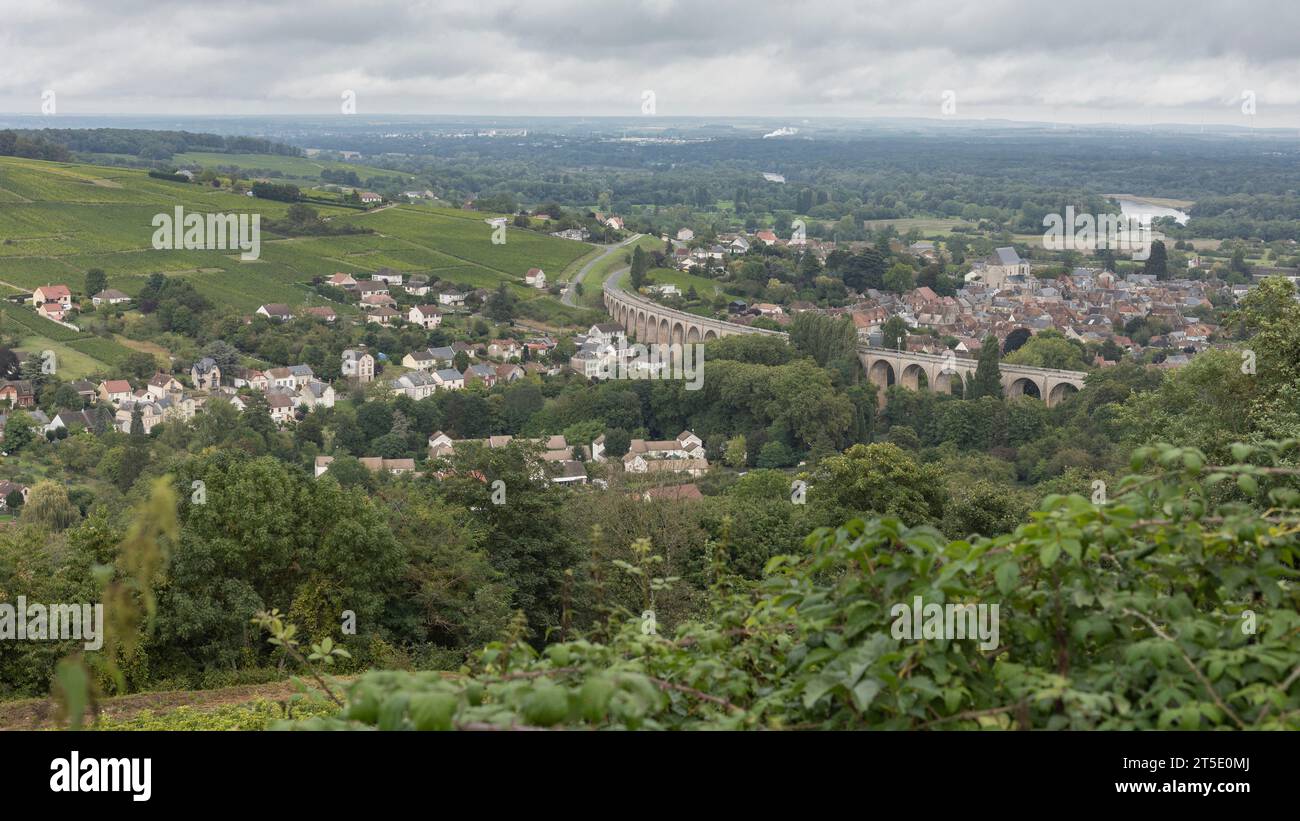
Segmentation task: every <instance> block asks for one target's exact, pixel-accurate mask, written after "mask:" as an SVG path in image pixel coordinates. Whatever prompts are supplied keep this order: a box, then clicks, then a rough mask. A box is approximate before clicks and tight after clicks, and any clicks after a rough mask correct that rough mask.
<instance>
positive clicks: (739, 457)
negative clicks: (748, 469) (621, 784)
mask: <svg viewBox="0 0 1300 821" xmlns="http://www.w3.org/2000/svg"><path fill="white" fill-rule="evenodd" d="M747 454H748V450H747V448H746V445H745V437H744V436H733V437H731V438H730V439H728V440H727V448H726V451H725V452H724V453H723V457H722V461H723V462H724V463H726V465H727V467H730V468H736V469H737V470H739V469H740V468H743V467H744V466H745V464H746V462H747V460H748V455H747Z"/></svg>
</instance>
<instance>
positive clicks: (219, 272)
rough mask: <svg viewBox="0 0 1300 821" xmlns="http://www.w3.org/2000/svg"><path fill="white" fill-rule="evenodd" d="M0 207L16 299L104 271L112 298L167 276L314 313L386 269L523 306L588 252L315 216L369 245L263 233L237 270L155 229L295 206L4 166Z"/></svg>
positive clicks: (407, 220) (2, 162)
mask: <svg viewBox="0 0 1300 821" xmlns="http://www.w3.org/2000/svg"><path fill="white" fill-rule="evenodd" d="M212 156H213V157H217V158H228V155H212ZM259 156H260V155H257V156H254V157H253V158H252V160H256V159H258V157H259ZM243 159H248V158H243ZM265 159H266V160H267V161H268V162H280V163H290V164H303V163H307V164H309V165H312V166H313V167H316V168H317V170H319V165H320V164H318V163H312V162H311V161H308V160H304V159H301V158H293V157H269V156H268V157H266V158H265ZM252 160H250V161H252ZM299 170H301V169H299ZM0 203H4V204H5V207H4V208H2V209H0V282H3V283H6V284H8V285H9V286H11V287H12V288H15V289H32V288H35V287H37V286H39V285H43V284H48V283H51V282H67V283H69V284H71V285H73V287H74V288H75V287H76V284H77V283H78V282H79V280H80V278H81V277H82V276H84V274H85V271H86V270H88V269H90V268H101V269H103V270H104V271H105V272H106V273H107V275H108V284H109V287H112V288H117V289H119V290H121V291H123V292H125V293H127V294H135V293H138V292H139V290H140V288H142V287H143V286H144V282H145V279H146V278H147V277H148V275H149V274H151V273H154V272H163V273H166V274H167V275H169V276H179V277H184V278H188V279H191V280H192V281H193V283H194V286H195V288H197V289H198V291H199V292H200V293H202V294H203V295H204V296H206V297H208V298H209V299H211V300H212V301H213V302H215V303H217V304H218V305H222V306H227V307H230V308H233V309H236V310H239V311H250V312H251V311H252V310H255V309H256V308H257V307H258V306H259V305H261V304H263V303H266V302H284V303H288V304H301V303H303V302H305V301H307V299H308V297H309V294H310V291H309V289H308V288H307V287H305V286H306V283H307V282H308V281H309V280H310V279H311V278H312V277H317V276H328V275H330V274H332V273H334V272H336V271H340V270H342V271H348V272H352V273H361V274H365V273H369V272H373V271H377V270H379V269H380V268H384V267H389V268H395V269H398V270H401V271H403V272H406V273H408V274H421V275H425V276H427V277H430V278H437V279H439V280H442V281H447V282H452V283H455V284H457V285H460V286H464V287H473V288H495V287H496V286H497V285H498V284H499V283H501V282H506V283H508V284H509V285H510V286H511V288H512V289H513V290H514V291H515V292H516V294H517V295H518V296H520V297H522V298H529V297H536V296H537V292H536V291H534V290H532V289H528V288H525V287H524V286H523V283H522V278H523V275H524V273H525V272H526V271H527V270H528V269H529V268H534V267H536V268H542V269H543V270H545V271H547V272H548V274H551V275H552V279H554V278H556V277H557V276H558V275H559V273H560V272H561V271H563V270H564V269H565V268H567V267H568V266H569V265H571V264H572V263H573V262H574V261H575V260H577V259H579V258H580V257H582V256H583V255H584V254H585V253H587V252H588V250H590V246H589V245H587V244H585V243H580V242H573V241H570V240H563V239H557V238H555V237H551V236H547V235H545V234H539V233H534V232H530V231H523V230H511V231H510V232H509V233H508V235H507V241H506V243H505V244H500V245H498V244H493V242H492V227H491V226H490V225H488V224H487V223H486V222H485V219H484V216H485V215H483V214H480V213H475V212H462V211H457V210H452V209H438V208H431V207H427V206H407V205H400V206H396V207H393V208H386V209H383V210H381V211H376V212H373V213H366V212H357V211H355V210H353V209H350V208H342V207H332V206H329V205H316V206H314V207H317V210H318V211H319V213H320V215H321V216H322V217H323V218H326V219H330V220H332V221H336V222H337V223H347V224H351V225H356V226H359V227H365V228H370V229H373V231H374V233H370V234H362V235H348V236H332V237H306V238H298V237H293V238H286V237H277V236H275V235H272V234H270V233H269V232H264V236H263V238H262V248H261V256H260V258H259V259H257V260H253V261H241V260H240V259H239V255H238V252H228V251H215V250H213V251H166V250H163V251H159V250H154V249H153V248H152V246H151V241H152V237H153V232H154V228H153V227H152V225H151V220H152V219H153V217H154V215H155V214H158V213H171V211H172V209H173V208H175V207H176V206H181V207H183V208H185V209H186V210H187V211H196V212H207V213H215V212H234V213H241V212H256V213H260V214H262V216H263V218H264V219H279V218H282V217H283V216H284V214H285V213H286V212H287V210H288V207H289V206H288V204H287V203H282V202H275V201H270V200H261V199H258V200H253V199H250V198H248V197H245V196H240V195H236V194H233V193H231V192H229V191H223V190H219V189H212V188H205V187H201V186H198V185H190V184H183V183H173V182H167V181H162V180H157V179H153V178H150V177H149V176H148V175H147V174H146V173H145V172H143V171H135V170H129V169H119V168H104V167H98V166H92V165H82V164H66V163H51V162H42V161H37V160H26V159H17V158H11V157H0ZM54 338H56V339H57V336H56V337H54Z"/></svg>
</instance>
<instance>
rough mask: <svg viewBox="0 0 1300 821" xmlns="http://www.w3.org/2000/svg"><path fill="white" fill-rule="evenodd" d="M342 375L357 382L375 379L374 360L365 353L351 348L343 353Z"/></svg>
mask: <svg viewBox="0 0 1300 821" xmlns="http://www.w3.org/2000/svg"><path fill="white" fill-rule="evenodd" d="M342 371H343V375H344V376H346V377H349V378H351V379H355V380H357V381H358V382H369V381H370V380H372V379H374V378H375V358H374V357H373V356H371V355H370V354H368V353H366V352H365V351H357V350H353V349H351V348H349V349H347V350H346V351H344V352H343V366H342Z"/></svg>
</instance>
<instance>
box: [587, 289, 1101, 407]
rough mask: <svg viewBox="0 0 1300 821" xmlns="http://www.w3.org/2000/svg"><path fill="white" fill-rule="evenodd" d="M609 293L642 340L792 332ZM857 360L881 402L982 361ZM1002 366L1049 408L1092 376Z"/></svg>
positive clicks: (946, 384) (965, 375)
mask: <svg viewBox="0 0 1300 821" xmlns="http://www.w3.org/2000/svg"><path fill="white" fill-rule="evenodd" d="M604 295H605V310H606V311H608V313H609V315H610V316H611V317H612V318H613V319H614V321H615V322H617V323H618V324H619V325H622V326H623V328H624V330H626V331H627V333H628V335H629V336H633V337H635V338H636V340H637V341H638V342H640V343H642V344H647V345H648V344H651V343H660V344H673V343H676V344H687V343H692V342H704V341H706V340H709V339H715V338H717V337H719V336H730V335H732V334H766V335H769V336H780V337H786V336H787V334H785V333H783V332H781V331H771V330H768V329H766V328H751V327H750V326H748V325H738V324H736V323H734V322H724V321H722V320H720V319H710V318H708V317H703V316H696V315H695V314H689V313H686V312H685V311H677V310H674V309H672V308H667V307H664V306H663V305H660V304H658V303H656V302H653V301H651V300H649V299H646V298H645V297H642V296H640V295H638V294H632V293H629V292H627V291H625V290H623V289H622V288H618V287H615V286H613V285H611V284H609V283H606V284H605V294H604ZM858 359H859V360H861V362H862V367H863V369H864V370H865V371H866V374H867V378H868V379H870V380H871V382H872V384H874V385H876V386H877V387H879V388H881V389H882V390H881V391H880V393H879V395H880V399H881V402H883V401H884V397H885V392H884V390H883V389H884V388H887V387H888V386H890V385H895V384H897V385H902V386H903V387H905V388H908V389H910V390H927V389H928V390H936V391H942V392H945V393H950V392H953V389H954V387H957V386H958V385H960V384H961V382H962V380H969V379H970V378H972V377H973V376H974V375H975V368H976V366H977V365H978V362H977V361H976V360H974V359H967V358H965V357H958V356H956V355H955V354H948V355H939V354H928V353H913V352H910V351H895V350H892V349H890V348H875V347H872V346H870V345H866V344H859V345H858ZM998 368H999V370H1000V371H1001V372H1002V392H1003V395H1005V396H1007V397H1017V396H1033V397H1036V398H1038V399H1042V400H1043V401H1045V402H1046V403H1047V406H1048V407H1052V406H1053V405H1056V404H1058V403H1060V402H1061V401H1062V400H1063V399H1065V398H1066V397H1068V396H1069V395H1070V394H1072V393H1074V392H1075V391H1078V390H1080V389H1081V388H1082V387H1083V380H1084V379H1085V378H1086V377H1087V374H1086V373H1083V372H1082V371H1064V370H1057V369H1055V368H1035V367H1031V366H1028V365H1010V364H1007V363H1005V362H1002V363H999V365H998ZM954 377H960V379H957V378H954Z"/></svg>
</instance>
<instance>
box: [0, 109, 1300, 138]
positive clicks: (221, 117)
mask: <svg viewBox="0 0 1300 821" xmlns="http://www.w3.org/2000/svg"><path fill="white" fill-rule="evenodd" d="M81 119H85V120H95V119H104V120H113V119H116V120H155V121H156V120H180V121H184V120H212V121H238V120H273V121H280V122H312V123H319V122H324V121H334V122H337V123H338V124H340V125H351V126H356V125H367V124H371V125H374V124H381V123H384V122H388V121H398V122H400V121H403V120H407V121H419V120H430V121H433V120H443V121H450V122H455V121H496V122H507V123H508V122H523V121H543V122H545V121H554V122H565V121H567V122H583V121H594V122H610V123H620V124H622V127H627V128H631V127H636V126H638V125H639V126H640V127H643V128H646V129H649V130H654V129H662V128H667V127H671V125H672V124H673V123H693V124H710V123H718V124H726V123H734V122H745V123H763V124H764V126H765V127H767V126H772V127H780V126H785V127H792V128H798V127H799V126H801V125H805V124H808V125H816V124H861V125H871V124H919V125H925V126H933V127H939V128H942V127H949V128H961V127H970V126H979V127H992V128H996V127H998V126H1007V127H1016V128H1035V127H1037V128H1044V129H1056V128H1066V129H1070V130H1113V131H1134V132H1146V131H1151V130H1163V131H1184V132H1186V131H1193V130H1197V129H1212V130H1214V131H1217V132H1239V133H1241V134H1251V133H1270V134H1276V133H1282V132H1300V125H1294V126H1293V125H1272V126H1259V125H1249V124H1242V123H1231V122H1212V121H1202V122H1190V121H1188V122H1182V121H1176V120H1165V121H1155V122H1150V123H1139V122H1124V121H1116V120H1097V121H1087V122H1084V121H1077V122H1075V121H1069V122H1067V121H1057V120H1035V119H1016V118H1012V117H942V116H940V117H934V116H924V115H920V114H914V115H908V114H897V115H861V116H851V115H834V114H821V115H813V116H783V115H779V114H770V115H769V114H717V115H708V114H674V115H667V114H665V115H636V114H529V113H514V114H482V113H423V114H414V113H405V112H398V111H391V112H375V113H357V114H350V115H342V114H331V113H328V112H297V113H288V114H286V113H275V114H259V113H220V114H213V113H207V114H192V113H171V112H66V113H58V114H53V115H43V114H39V113H32V112H22V111H0V127H21V128H32V127H38V128H39V127H45V128H60V127H61V126H60V125H59V122H60V121H72V120H81ZM11 120H13V121H17V120H21V121H31V123H32V124H31V125H28V124H26V122H24V124H23V125H22V126H7V125H3V124H4V123H6V122H8V121H11ZM62 127H67V128H75V127H76V126H73V125H69V126H62ZM781 138H782V139H798V138H799V135H798V134H791V135H782V137H781Z"/></svg>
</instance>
